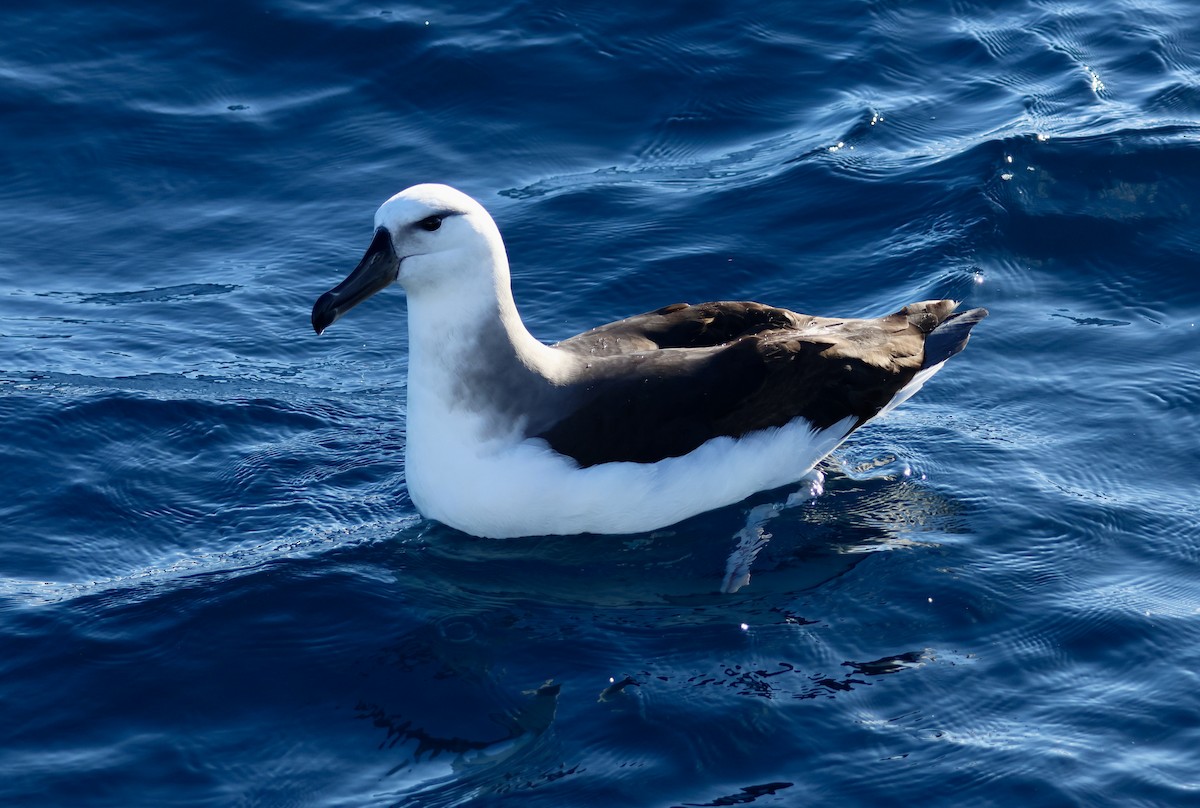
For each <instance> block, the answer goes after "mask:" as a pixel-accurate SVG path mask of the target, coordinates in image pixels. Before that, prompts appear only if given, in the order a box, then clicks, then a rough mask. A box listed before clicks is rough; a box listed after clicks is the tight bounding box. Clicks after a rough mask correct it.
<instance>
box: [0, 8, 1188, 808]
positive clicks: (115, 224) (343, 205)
mask: <svg viewBox="0 0 1200 808" xmlns="http://www.w3.org/2000/svg"><path fill="white" fill-rule="evenodd" d="M4 18H5V23H6V24H5V36H4V38H3V40H2V41H0V143H2V144H3V148H2V149H0V176H3V180H4V181H3V182H2V183H0V277H2V279H3V282H2V285H0V317H2V319H0V413H2V419H3V420H2V423H3V425H4V434H3V438H2V439H0V456H2V457H3V469H4V474H3V475H2V476H0V514H2V524H3V528H4V529H3V531H0V716H2V717H3V720H2V721H0V804H2V805H5V806H26V805H29V806H130V805H147V806H231V805H247V806H248V805H262V806H374V805H379V806H385V805H398V806H450V805H521V806H591V805H596V806H661V807H662V808H667V806H685V805H692V806H698V805H708V806H717V805H742V804H751V803H753V804H754V805H756V806H818V805H878V804H883V803H891V802H896V801H904V802H907V801H916V802H920V803H921V804H923V805H962V804H969V805H1014V804H1020V805H1026V806H1043V805H1045V806H1058V805H1088V806H1096V805H1121V806H1139V805H1141V806H1165V805H1195V804H1198V802H1200V697H1198V696H1197V692H1198V691H1200V674H1198V671H1200V576H1198V574H1197V569H1198V564H1200V504H1198V502H1200V496H1198V485H1200V472H1198V471H1197V467H1196V458H1197V456H1198V454H1200V436H1198V435H1200V333H1198V329H1197V326H1196V323H1197V321H1198V320H1200V15H1198V14H1196V11H1195V6H1194V4H1193V3H1191V2H1188V1H1187V0H1175V1H1174V2H1172V0H1093V1H1092V2H1086V3H1085V2H1076V1H1074V0H1001V2H991V3H983V2H938V1H937V0H915V2H891V1H885V2H858V1H855V0H852V1H851V2H824V1H822V2H814V3H805V4H797V3H780V2H760V3H755V4H751V5H746V4H742V3H732V2H724V3H723V2H692V3H675V4H664V5H654V4H644V3H642V4H633V3H619V4H616V5H612V4H609V5H603V4H578V5H573V4H566V5H546V4H536V3H526V2H501V3H499V4H495V3H480V2H451V3H444V4H440V5H439V4H409V3H387V2H384V3H373V2H372V3H364V2H356V1H355V2H352V1H351V0H345V1H344V2H304V1H303V0H270V1H269V2H263V1H261V0H255V1H253V2H227V1H226V0H213V1H212V2H206V3H148V2H125V3H119V4H115V5H111V4H94V3H83V2H79V0H50V1H49V2H41V3H37V4H35V3H15V4H9V5H8V6H7V7H6V9H5V15H4ZM431 181H432V182H446V183H450V184H452V185H455V186H457V187H459V188H462V189H463V190H465V191H467V192H468V193H471V194H472V195H474V196H476V197H477V198H478V199H480V200H481V201H482V202H483V203H484V204H485V205H486V206H487V207H488V208H489V209H490V210H491V211H492V213H493V215H494V216H495V218H496V220H497V222H498V223H499V225H500V228H501V230H502V232H503V233H504V236H505V238H506V241H507V244H508V248H509V252H510V256H511V259H512V264H513V271H514V290H515V294H516V297H517V301H518V305H519V307H520V309H521V311H522V314H523V316H524V318H525V320H526V322H527V323H528V324H529V326H530V328H531V330H532V331H533V332H534V333H535V334H536V335H538V336H539V337H541V338H544V339H546V340H547V341H551V340H557V339H561V338H564V337H567V336H570V335H572V334H574V333H577V332H578V331H581V330H584V329H586V328H588V327H591V326H593V325H597V324H599V323H602V322H607V321H610V320H613V319H617V318H619V317H622V316H626V315H629V314H634V313H638V312H642V311H646V310H648V309H652V308H656V307H658V306H661V305H665V304H667V303H671V302H676V301H680V300H686V301H691V302H700V301H703V300H709V299H721V298H725V299H729V298H750V299H758V300H762V301H765V302H770V303H774V304H778V305H785V306H789V307H792V308H795V309H798V310H801V311H808V312H812V313H817V314H830V315H872V316H874V315H879V314H884V313H887V312H889V311H892V310H895V309H896V308H898V307H900V306H901V305H903V304H905V303H907V302H909V301H911V300H917V299H924V298H928V297H933V296H953V297H956V298H961V299H963V300H965V301H966V302H967V303H968V304H970V305H984V306H987V307H988V308H989V309H990V310H991V317H990V318H989V319H988V320H987V321H985V322H984V323H983V324H982V325H981V326H979V328H977V329H976V332H975V337H974V338H973V340H972V342H971V345H970V346H969V347H968V349H967V350H966V351H965V352H964V353H963V355H962V356H960V357H958V358H956V359H955V360H953V361H952V362H951V363H950V364H949V365H948V366H947V368H946V369H945V371H944V372H943V373H941V374H940V375H939V376H938V377H937V378H936V379H935V380H934V381H932V382H931V383H930V384H928V385H927V386H926V387H925V389H924V390H923V391H922V392H921V394H920V395H919V396H918V397H917V398H916V399H914V400H913V401H911V402H909V403H908V404H907V405H905V406H904V407H903V408H902V409H900V410H898V411H897V412H895V413H893V414H891V415H890V416H888V417H887V418H886V419H885V420H882V421H880V422H878V423H875V424H873V425H871V426H870V427H868V428H866V429H864V430H862V431H860V432H858V433H856V435H855V436H854V437H853V438H852V439H851V440H850V441H849V442H848V443H847V444H846V445H845V446H843V447H842V448H841V449H839V450H838V451H837V452H836V453H835V454H834V455H833V456H832V457H831V458H830V459H829V460H828V461H827V462H826V463H824V464H823V466H822V467H821V468H822V471H823V473H824V475H825V480H824V486H823V490H819V491H818V490H808V491H805V490H800V491H798V490H796V489H791V490H783V491H773V492H766V493H763V494H761V495H759V496H757V497H755V498H753V499H752V500H750V501H748V502H746V503H742V504H740V505H736V506H732V507H729V508H725V509H722V510H718V511H715V512H712V513H709V514H705V515H702V516H699V517H696V518H693V519H691V520H689V521H687V522H685V523H683V524H680V525H677V526H675V527H673V528H671V529H669V530H663V531H659V532H657V533H655V534H652V535H641V536H628V537H620V536H604V537H588V536H584V537H571V538H536V537H535V538H528V539H518V540H506V541H487V540H479V539H474V538H471V537H469V536H465V535H463V534H460V533H457V532H455V531H454V530H451V529H449V528H446V527H443V526H440V525H437V524H435V523H431V522H428V521H425V520H423V519H422V518H421V517H420V516H419V515H418V514H417V513H416V512H415V510H414V509H413V506H412V504H411V502H410V501H409V499H408V496H407V492H406V489H405V483H404V468H403V461H402V454H403V447H404V442H405V411H404V399H405V363H406V355H407V352H406V329H405V308H404V300H403V295H402V294H401V293H400V292H399V291H398V290H389V291H388V292H387V293H385V294H383V295H381V296H379V297H378V298H376V299H373V300H372V301H371V302H370V303H368V304H366V305H364V306H362V307H360V308H359V309H356V310H355V312H354V313H353V315H352V316H350V317H347V318H346V319H345V320H343V321H342V322H339V323H338V324H337V326H336V327H334V328H333V329H331V330H330V331H329V332H328V333H327V334H325V335H324V336H322V337H320V338H317V337H316V336H315V335H314V334H313V333H312V331H311V328H310V326H309V322H308V317H309V310H310V308H311V306H312V303H313V301H314V300H315V299H316V297H317V296H318V295H319V294H320V293H321V292H323V291H325V290H326V289H328V288H329V287H331V286H332V285H334V284H335V283H337V282H338V281H339V280H340V279H341V278H342V277H344V275H345V274H346V273H347V272H348V271H349V269H350V268H352V267H353V265H354V264H355V263H356V262H357V260H358V258H359V257H360V255H361V253H362V250H363V249H364V248H365V246H366V244H367V242H368V240H369V238H370V236H371V217H372V215H373V212H374V209H375V207H376V206H377V205H378V204H379V203H380V202H382V201H383V200H384V199H385V198H387V197H388V196H390V195H391V194H393V193H395V192H396V191H398V190H400V189H402V188H404V187H406V186H408V185H411V184H415V183H418V182H431ZM760 534H761V538H762V539H764V540H766V544H765V546H764V547H763V548H762V549H761V551H760V552H759V554H758V556H757V557H756V558H754V559H753V560H752V563H751V564H750V567H749V569H750V580H749V583H748V584H747V585H745V586H744V587H742V588H741V589H739V590H738V591H737V592H735V593H725V594H723V593H721V591H720V589H721V583H722V577H723V575H724V574H725V571H726V566H727V564H728V563H729V559H730V556H731V553H732V552H733V551H734V549H735V548H736V547H737V546H738V544H739V542H741V541H744V540H745V539H746V537H747V536H751V537H752V538H753V537H758V536H760Z"/></svg>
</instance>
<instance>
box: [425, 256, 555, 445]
mask: <svg viewBox="0 0 1200 808" xmlns="http://www.w3.org/2000/svg"><path fill="white" fill-rule="evenodd" d="M408 335H409V336H408V339H409V360H408V361H409V366H408V422H409V430H410V436H411V433H412V431H413V430H414V428H417V429H419V428H421V424H423V423H427V422H430V421H438V422H439V423H443V424H444V423H447V422H449V421H454V422H457V423H459V424H460V426H461V429H462V430H463V431H464V432H468V431H469V432H477V431H479V430H484V431H486V432H488V433H490V434H494V435H500V434H501V433H511V432H512V431H513V430H519V429H521V428H522V426H523V425H522V424H521V423H519V418H518V412H519V411H514V412H513V417H511V418H506V419H505V423H497V422H496V417H497V416H496V413H497V412H503V411H504V410H505V409H506V402H521V404H522V408H527V407H535V406H536V404H537V402H536V401H535V400H534V399H537V398H538V397H539V396H542V395H543V394H544V393H543V391H545V390H546V389H547V388H548V387H549V386H550V385H547V382H550V383H551V385H552V384H553V383H554V382H555V381H556V380H557V377H558V376H559V375H561V373H562V372H563V369H562V368H561V367H560V365H561V364H562V362H563V361H564V358H563V357H562V356H561V355H560V354H561V352H559V351H557V350H556V349H554V348H551V347H549V346H547V345H543V344H542V343H541V342H539V341H538V340H537V339H535V338H534V337H533V335H532V334H530V333H529V331H528V330H527V329H526V328H525V325H524V323H522V322H521V318H520V316H519V315H518V314H517V307H516V304H515V303H514V302H513V297H512V292H511V291H510V289H509V287H508V284H507V279H503V282H502V283H501V282H498V283H497V287H496V288H494V289H490V290H480V293H473V292H472V290H467V289H458V290H453V291H449V290H439V289H423V290H420V291H419V292H418V293H416V294H410V296H409V301H408ZM481 413H482V414H483V415H481ZM481 419H483V420H481ZM484 421H487V423H484ZM476 437H478V436H476Z"/></svg>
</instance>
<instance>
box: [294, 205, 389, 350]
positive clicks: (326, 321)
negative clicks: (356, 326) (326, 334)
mask: <svg viewBox="0 0 1200 808" xmlns="http://www.w3.org/2000/svg"><path fill="white" fill-rule="evenodd" d="M399 271H400V259H399V258H398V257H397V256H396V250H395V248H394V247H392V236H391V234H390V233H388V231H387V228H385V227H380V228H379V229H378V230H376V231H375V238H373V239H371V246H370V247H367V252H366V253H365V254H364V255H363V257H362V260H361V261H359V262H358V266H356V267H355V268H354V271H353V272H351V273H350V274H349V275H348V276H347V277H346V280H344V281H342V282H341V283H339V284H338V285H337V286H335V287H333V288H332V289H330V290H329V291H328V292H326V293H325V294H323V295H321V296H320V297H319V298H317V302H316V303H315V304H314V305H313V310H312V325H313V331H316V332H317V333H318V334H320V333H321V332H322V331H324V330H325V329H326V328H329V326H331V325H333V324H334V322H336V321H337V320H338V319H339V318H340V317H341V316H342V315H344V314H345V313H346V312H348V311H350V309H352V308H354V307H355V306H357V305H358V304H359V303H362V302H363V301H364V300H366V299H367V298H368V297H370V296H371V295H373V294H375V293H376V292H378V291H379V290H380V289H383V288H385V287H387V286H389V285H390V284H391V283H392V282H393V281H395V280H396V275H397V274H398V273H399Z"/></svg>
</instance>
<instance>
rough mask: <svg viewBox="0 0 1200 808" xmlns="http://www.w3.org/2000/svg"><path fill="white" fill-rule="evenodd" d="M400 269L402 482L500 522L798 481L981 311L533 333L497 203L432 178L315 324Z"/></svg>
mask: <svg viewBox="0 0 1200 808" xmlns="http://www.w3.org/2000/svg"><path fill="white" fill-rule="evenodd" d="M393 282H398V283H399V284H400V285H401V286H402V287H404V291H405V293H406V294H407V297H408V335H409V363H408V424H407V438H406V446H405V475H406V479H407V482H408V490H409V494H410V496H411V497H412V501H413V504H415V505H416V507H417V509H418V510H419V511H420V512H421V513H422V514H423V515H425V516H426V517H428V518H431V519H436V520H437V521H439V522H443V523H445V524H447V525H450V526H451V527H455V528H458V529H459V530H462V531H465V532H467V533H471V534H474V535H476V536H486V537H494V538H504V537H511V536H527V535H545V534H570V533H638V532H642V531H648V530H654V529H656V528H660V527H665V526H667V525H671V524H673V523H675V522H678V521H680V520H682V519H685V518H687V517H689V516H693V515H695V514H698V513H702V512H704V511H707V510H711V509H713V508H719V507H722V506H725V505H730V504H732V503H735V502H739V501H741V500H743V499H745V498H746V497H748V496H750V495H751V494H754V493H756V492H758V491H763V490H767V489H770V488H776V487H779V486H782V485H786V484H788V483H793V482H796V481H797V480H799V479H801V478H802V477H804V475H805V474H807V473H808V472H809V471H810V470H811V469H812V467H813V466H814V465H815V464H816V463H817V462H818V461H819V460H820V459H821V458H823V457H824V456H825V455H827V454H828V453H829V452H831V451H832V450H833V449H834V448H835V447H836V446H837V445H838V444H840V443H841V442H842V441H843V440H845V438H846V436H847V435H849V434H850V433H851V432H853V431H854V430H855V429H857V428H858V427H860V426H862V425H863V424H865V423H866V422H867V421H869V420H871V419H872V418H874V417H876V416H878V415H880V414H882V413H884V412H887V411H888V410H890V409H891V408H892V407H894V406H896V405H897V404H899V403H900V402H902V401H904V400H906V399H907V398H908V397H909V396H911V395H912V394H913V393H915V392H916V391H917V390H918V389H919V388H920V387H921V385H922V384H924V383H925V381H926V380H928V379H929V377H930V376H932V375H933V374H934V373H936V372H937V371H938V370H939V369H940V368H941V367H942V364H943V363H944V362H945V361H946V360H947V359H949V358H950V357H951V356H953V355H955V354H956V353H958V352H959V351H961V350H962V349H963V346H964V345H966V344H967V339H968V337H969V336H970V332H971V328H972V327H973V326H974V325H975V324H976V323H978V322H979V321H980V320H982V319H983V318H984V317H986V316H987V311H986V310H984V309H971V310H970V311H965V312H960V313H956V312H955V311H954V309H955V307H956V306H957V305H958V304H957V303H956V302H955V301H952V300H931V301H925V302H922V303H913V304H910V305H908V306H905V307H904V308H903V309H901V310H900V311H898V312H896V313H895V314H892V315H889V316H887V317H880V318H878V319H846V318H827V317H813V316H810V315H807V314H797V313H796V312H793V311H788V310H787V309H781V308H774V307H772V306H765V305H763V304H761V303H751V302H742V301H721V302H715V303H702V304H700V305H687V304H684V303H677V304H675V305H672V306H667V307H666V308H662V309H658V310H657V311H653V312H649V313H647V314H640V315H637V316H636V317H630V318H628V319H625V320H619V321H617V322H615V323H610V324H608V325H602V326H600V327H598V328H593V329H592V330H591V331H587V332H585V333H583V334H579V335H578V336H575V337H571V338H570V339H566V340H563V341H562V342H559V343H557V344H555V345H546V344H543V343H542V342H539V341H538V340H537V339H535V338H534V337H533V336H532V335H531V334H530V333H529V331H528V330H526V328H525V325H524V324H523V323H522V322H521V318H520V316H519V315H518V314H517V308H516V304H515V303H514V302H513V297H512V290H511V286H510V283H509V271H508V258H507V255H506V253H505V250H504V242H503V241H502V240H501V238H500V231H499V230H498V229H497V227H496V224H495V222H494V221H493V220H492V217H491V216H490V215H488V212H487V211H486V210H485V209H484V208H483V206H482V205H480V204H479V203H478V202H476V201H475V200H474V199H472V198H470V197H469V196H467V195H466V194H463V193H462V192H460V191H457V190H455V189H453V188H450V187H447V186H445V185H416V186H413V187H412V188H409V189H407V190H405V191H401V192H400V193H398V194H396V195H395V196H393V197H392V198H391V199H389V200H388V201H386V202H384V203H383V205H382V206H381V207H380V208H379V210H378V212H377V213H376V214H375V237H374V239H373V240H372V241H371V245H370V247H368V248H367V252H366V254H365V255H364V256H363V258H362V261H361V262H360V263H359V265H358V266H357V267H356V268H355V269H354V271H353V272H351V273H350V275H349V277H347V278H346V279H345V280H344V281H342V283H340V284H338V285H337V286H336V287H334V288H333V289H331V290H330V291H328V292H326V293H325V294H323V295H321V297H320V299H319V300H317V302H316V305H314V306H313V311H312V324H313V328H314V329H315V330H316V332H317V333H318V334H320V333H321V332H322V331H324V330H325V329H326V328H328V327H329V326H330V325H331V324H332V323H333V322H334V321H335V320H337V319H338V318H339V317H341V316H342V315H344V314H345V313H346V312H347V311H348V310H350V309H351V308H352V307H354V306H355V305H357V304H359V303H361V302H362V301H364V300H366V299H367V298H368V297H370V296H371V295H373V294H375V293H376V292H378V291H380V290H381V289H383V288H385V287H387V286H389V285H390V284H392V283H393Z"/></svg>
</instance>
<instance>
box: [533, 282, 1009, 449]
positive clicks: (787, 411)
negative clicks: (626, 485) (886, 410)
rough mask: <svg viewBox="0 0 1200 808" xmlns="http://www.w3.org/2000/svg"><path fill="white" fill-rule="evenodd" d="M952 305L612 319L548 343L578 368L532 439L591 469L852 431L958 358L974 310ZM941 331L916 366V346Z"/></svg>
mask: <svg viewBox="0 0 1200 808" xmlns="http://www.w3.org/2000/svg"><path fill="white" fill-rule="evenodd" d="M955 305H957V304H956V303H955V302H954V301H952V300H936V301H926V302H923V303H914V304H912V305H909V306H906V307H905V308H903V309H901V310H900V311H899V312H897V313H895V314H892V315H889V316H886V317H880V318H877V319H838V318H827V317H812V316H809V315H804V314H798V313H796V312H792V311H788V310H787V309H780V308H774V307H771V306H764V305H762V304H760V303H752V302H742V301H733V302H729V301H722V302H715V303H703V304H700V305H694V306H691V305H687V304H683V303H680V304H676V305H673V306H667V307H666V308H662V309H658V310H657V311H653V312H649V313H647V314H641V315H637V316H635V317H630V318H628V319H625V320H619V321H617V322H615V323H610V324H608V325H604V326H600V327H599V328H594V329H592V330H591V331H587V332H584V333H583V334H580V335H578V336H575V337H571V338H570V339H567V340H564V341H562V342H560V343H558V344H557V345H556V346H555V347H556V348H558V349H559V350H563V351H569V352H571V353H574V354H576V355H578V356H580V357H583V358H585V359H586V360H587V365H588V371H587V375H586V378H581V379H580V381H578V382H575V383H572V384H569V385H568V386H569V387H570V397H571V398H572V400H573V401H572V407H571V408H569V411H570V415H568V416H567V417H565V418H563V419H562V420H560V421H558V422H557V423H555V424H553V425H552V426H550V427H549V428H547V429H544V430H543V431H539V432H537V434H536V436H537V437H540V438H543V439H545V440H546V441H547V442H548V443H549V444H550V446H551V447H552V448H553V449H555V450H556V451H557V452H559V453H561V454H564V455H568V456H570V457H572V458H574V459H575V460H576V462H578V463H579V464H580V465H581V466H593V465H597V464H600V463H608V462H615V461H633V462H637V463H652V462H655V461H658V460H662V459H664V458H667V457H677V456H680V455H684V454H687V453H688V452H691V451H692V450H693V449H696V448H697V447H698V446H700V445H701V444H703V443H705V442H706V441H708V440H711V439H713V438H716V437H720V436H728V437H734V438H736V437H740V436H742V435H744V434H746V433H748V432H753V431H755V430H760V429H765V428H769V427H779V426H783V425H785V424H787V423H789V422H791V421H793V420H794V419H796V418H797V417H803V418H805V419H807V420H808V421H809V422H810V423H811V424H812V426H813V428H815V429H824V428H827V427H830V426H832V425H834V424H837V423H839V422H842V421H845V420H846V419H850V420H849V421H847V423H848V424H849V430H848V431H852V430H853V429H855V428H857V427H858V426H861V425H862V424H863V423H865V422H866V421H868V420H869V419H870V418H872V417H873V416H875V415H876V414H878V413H879V411H880V410H881V409H882V408H883V407H884V406H886V405H887V404H888V403H889V402H890V401H891V400H892V398H893V397H894V396H895V395H896V393H897V392H899V391H900V390H901V389H902V388H903V387H904V386H905V385H906V384H908V383H909V382H910V381H912V379H913V377H914V376H915V375H916V373H917V372H918V371H919V370H921V369H922V367H925V366H927V365H929V364H934V363H935V362H940V361H942V360H943V359H945V358H948V357H949V356H951V355H953V354H954V353H957V352H958V351H959V350H961V349H962V346H963V345H965V344H966V339H967V336H968V335H969V333H970V328H971V326H973V325H974V324H975V323H976V322H978V321H979V320H980V319H982V317H983V316H985V315H986V312H984V311H983V310H982V309H975V310H972V311H969V312H963V313H960V314H954V313H953V312H954V307H955ZM956 319H958V320H961V321H962V322H960V323H957V324H956V323H955V322H954V321H955V320H956ZM939 326H941V328H940V329H939ZM943 331H944V332H945V333H944V335H943V336H941V337H940V338H938V339H937V340H936V341H937V343H938V344H937V345H936V348H937V350H936V351H934V352H931V353H936V355H937V357H936V360H935V361H931V362H928V363H927V362H926V340H927V339H929V338H930V335H931V334H934V333H935V332H938V333H941V332H943Z"/></svg>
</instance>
